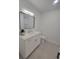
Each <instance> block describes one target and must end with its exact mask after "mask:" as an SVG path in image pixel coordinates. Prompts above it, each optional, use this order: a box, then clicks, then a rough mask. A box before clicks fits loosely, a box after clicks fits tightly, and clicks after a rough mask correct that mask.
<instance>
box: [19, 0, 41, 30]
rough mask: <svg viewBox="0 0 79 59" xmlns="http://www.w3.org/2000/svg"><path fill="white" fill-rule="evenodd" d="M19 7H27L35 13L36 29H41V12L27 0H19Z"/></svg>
mask: <svg viewBox="0 0 79 59" xmlns="http://www.w3.org/2000/svg"><path fill="white" fill-rule="evenodd" d="M19 9H26V10H28V11H30V12H33V13H34V14H35V30H39V17H40V13H39V12H38V11H37V10H36V9H35V8H34V7H33V6H32V5H31V4H30V3H29V2H28V1H27V0H19Z"/></svg>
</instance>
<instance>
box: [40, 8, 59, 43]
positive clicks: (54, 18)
mask: <svg viewBox="0 0 79 59" xmlns="http://www.w3.org/2000/svg"><path fill="white" fill-rule="evenodd" d="M59 23H60V11H59V9H57V10H52V11H49V12H45V13H44V14H41V17H40V31H41V32H42V33H43V34H44V35H45V36H46V37H47V38H48V39H46V40H48V41H50V42H52V43H55V44H57V45H59V44H60V24H59Z"/></svg>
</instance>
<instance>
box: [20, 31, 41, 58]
mask: <svg viewBox="0 0 79 59" xmlns="http://www.w3.org/2000/svg"><path fill="white" fill-rule="evenodd" d="M40 38H41V33H40V32H37V31H33V32H30V33H26V32H25V34H24V35H20V39H19V51H20V54H21V55H22V57H23V58H24V59H25V58H27V57H28V56H29V55H30V54H31V53H32V52H33V51H34V50H35V49H36V47H38V46H39V45H40Z"/></svg>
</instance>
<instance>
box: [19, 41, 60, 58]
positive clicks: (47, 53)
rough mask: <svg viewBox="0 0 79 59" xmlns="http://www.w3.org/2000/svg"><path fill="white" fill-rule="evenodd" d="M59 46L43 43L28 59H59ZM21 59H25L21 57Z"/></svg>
mask: <svg viewBox="0 0 79 59" xmlns="http://www.w3.org/2000/svg"><path fill="white" fill-rule="evenodd" d="M58 48H59V47H58V46H57V45H55V44H53V43H50V42H47V41H43V42H42V43H41V44H40V46H39V47H38V48H37V49H36V50H35V51H34V52H33V53H32V54H31V55H30V57H29V58H26V59H57V58H56V56H57V52H58ZM20 59H23V58H22V57H21V56H20Z"/></svg>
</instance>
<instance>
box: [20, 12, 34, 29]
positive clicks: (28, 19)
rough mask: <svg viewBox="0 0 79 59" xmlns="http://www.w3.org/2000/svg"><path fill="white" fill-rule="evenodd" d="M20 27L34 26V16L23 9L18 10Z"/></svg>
mask: <svg viewBox="0 0 79 59" xmlns="http://www.w3.org/2000/svg"><path fill="white" fill-rule="evenodd" d="M19 21H20V22H19V23H20V29H33V28H34V27H35V16H34V15H30V14H28V13H24V12H23V11H20V12H19Z"/></svg>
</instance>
